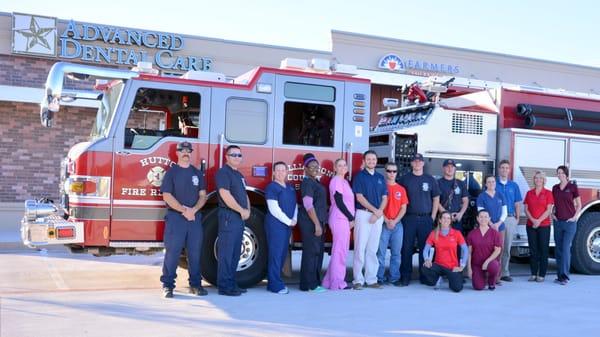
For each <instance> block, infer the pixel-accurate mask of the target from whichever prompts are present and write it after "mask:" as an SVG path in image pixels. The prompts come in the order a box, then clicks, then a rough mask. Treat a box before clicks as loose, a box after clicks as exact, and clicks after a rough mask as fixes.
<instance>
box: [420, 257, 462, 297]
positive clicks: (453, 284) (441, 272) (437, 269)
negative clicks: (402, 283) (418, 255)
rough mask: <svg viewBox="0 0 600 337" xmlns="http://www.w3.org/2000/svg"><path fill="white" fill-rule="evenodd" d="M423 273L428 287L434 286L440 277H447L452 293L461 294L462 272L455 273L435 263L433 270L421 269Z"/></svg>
mask: <svg viewBox="0 0 600 337" xmlns="http://www.w3.org/2000/svg"><path fill="white" fill-rule="evenodd" d="M421 272H422V274H423V276H424V277H425V284H427V285H430V286H434V285H435V283H436V282H437V280H438V278H440V276H446V278H447V279H448V283H449V284H450V289H451V290H452V291H454V292H459V291H461V290H462V289H463V275H462V272H453V271H452V270H450V269H448V268H444V267H442V266H440V265H439V264H437V263H434V264H433V265H432V266H431V268H426V267H421Z"/></svg>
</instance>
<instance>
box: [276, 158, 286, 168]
mask: <svg viewBox="0 0 600 337" xmlns="http://www.w3.org/2000/svg"><path fill="white" fill-rule="evenodd" d="M279 165H283V166H285V167H286V168H287V164H286V163H285V162H283V161H281V160H280V161H278V162H275V163H274V164H273V170H275V168H276V167H277V166H279Z"/></svg>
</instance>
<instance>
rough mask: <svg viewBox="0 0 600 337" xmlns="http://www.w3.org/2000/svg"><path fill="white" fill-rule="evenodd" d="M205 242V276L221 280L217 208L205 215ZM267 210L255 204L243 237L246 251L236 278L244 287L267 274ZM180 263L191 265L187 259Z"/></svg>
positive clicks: (183, 258) (209, 279) (215, 281)
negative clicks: (265, 211)
mask: <svg viewBox="0 0 600 337" xmlns="http://www.w3.org/2000/svg"><path fill="white" fill-rule="evenodd" d="M204 219H205V220H204V242H203V243H202V261H201V264H202V268H201V270H202V277H203V279H204V280H205V281H207V282H209V283H210V284H213V285H216V284H217V265H218V262H217V242H218V232H219V223H218V217H217V209H214V210H212V211H210V212H208V213H207V214H206V216H205V217H204ZM264 220H265V213H264V211H262V210H260V209H258V208H255V207H252V212H251V214H250V219H248V220H247V221H246V228H245V229H244V236H243V238H242V247H241V249H242V254H241V256H240V262H239V264H238V270H237V274H236V279H237V282H238V285H239V286H240V287H242V288H248V287H252V286H254V285H256V284H257V283H259V282H261V281H262V280H263V279H264V278H265V276H266V274H267V258H268V252H267V239H266V234H265V230H264ZM181 260H182V261H181V262H180V266H181V267H183V266H184V265H185V267H184V268H187V261H185V263H184V262H183V261H184V260H186V259H185V257H182V259H181Z"/></svg>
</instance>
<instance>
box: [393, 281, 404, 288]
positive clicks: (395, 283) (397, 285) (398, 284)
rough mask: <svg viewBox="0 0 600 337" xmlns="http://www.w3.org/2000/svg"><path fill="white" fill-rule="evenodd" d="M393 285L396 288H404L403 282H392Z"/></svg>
mask: <svg viewBox="0 0 600 337" xmlns="http://www.w3.org/2000/svg"><path fill="white" fill-rule="evenodd" d="M392 285H394V286H395V287H402V286H403V285H402V281H400V280H397V281H394V282H392Z"/></svg>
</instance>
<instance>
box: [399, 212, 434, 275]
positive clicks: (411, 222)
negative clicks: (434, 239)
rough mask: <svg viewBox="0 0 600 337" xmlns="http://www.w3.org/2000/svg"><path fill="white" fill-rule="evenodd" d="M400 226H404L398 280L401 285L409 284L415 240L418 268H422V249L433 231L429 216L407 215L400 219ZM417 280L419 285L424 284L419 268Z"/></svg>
mask: <svg viewBox="0 0 600 337" xmlns="http://www.w3.org/2000/svg"><path fill="white" fill-rule="evenodd" d="M402 225H403V226H404V238H403V240H402V257H401V260H402V262H401V264H400V279H401V280H402V282H403V283H409V282H410V279H411V274H412V268H413V266H412V256H413V254H414V252H415V250H414V248H415V239H416V240H417V247H418V248H419V266H422V265H423V262H424V260H423V248H425V241H426V240H427V236H428V235H429V233H431V230H432V229H433V220H432V219H431V216H429V215H424V216H419V215H412V214H407V215H406V216H405V217H404V218H403V219H402ZM419 280H420V281H421V283H425V279H424V278H423V275H422V274H421V268H419Z"/></svg>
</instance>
